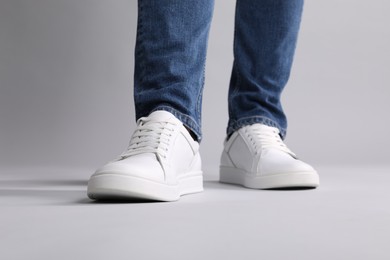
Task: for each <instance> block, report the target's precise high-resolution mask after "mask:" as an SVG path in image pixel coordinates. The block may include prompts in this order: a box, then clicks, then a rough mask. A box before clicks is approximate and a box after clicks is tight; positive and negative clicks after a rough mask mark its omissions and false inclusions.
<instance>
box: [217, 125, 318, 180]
mask: <svg viewBox="0 0 390 260" xmlns="http://www.w3.org/2000/svg"><path fill="white" fill-rule="evenodd" d="M221 166H223V167H234V168H238V169H240V170H243V171H245V172H247V173H248V174H252V175H268V174H281V173H290V172H309V171H314V169H313V168H312V167H311V166H310V165H308V164H306V163H304V162H302V161H300V160H298V159H297V158H296V155H295V154H294V153H292V152H291V150H289V149H288V148H287V146H286V145H285V144H284V143H283V141H282V140H281V138H280V136H279V130H278V129H277V128H275V127H270V126H266V125H263V124H253V125H248V126H244V127H242V128H240V129H239V130H238V131H236V132H234V133H233V134H232V135H231V136H230V138H229V139H228V140H226V141H225V144H224V150H223V152H222V156H221Z"/></svg>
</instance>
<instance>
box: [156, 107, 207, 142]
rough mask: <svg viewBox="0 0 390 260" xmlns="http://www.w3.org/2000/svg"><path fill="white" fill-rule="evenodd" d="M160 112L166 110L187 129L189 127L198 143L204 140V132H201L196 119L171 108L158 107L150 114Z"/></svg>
mask: <svg viewBox="0 0 390 260" xmlns="http://www.w3.org/2000/svg"><path fill="white" fill-rule="evenodd" d="M158 110H164V111H167V112H170V113H172V114H173V115H174V116H175V117H176V118H177V119H179V120H180V121H181V122H182V123H183V124H184V125H185V126H186V127H188V128H189V129H190V130H191V131H192V132H193V133H194V134H195V135H196V137H197V141H198V142H200V141H201V140H202V132H201V128H200V125H198V124H197V123H196V120H194V118H192V117H191V116H189V115H187V114H184V113H182V112H179V111H178V110H176V109H175V108H173V107H171V106H157V107H156V108H154V109H153V110H151V112H150V113H152V112H154V111H158Z"/></svg>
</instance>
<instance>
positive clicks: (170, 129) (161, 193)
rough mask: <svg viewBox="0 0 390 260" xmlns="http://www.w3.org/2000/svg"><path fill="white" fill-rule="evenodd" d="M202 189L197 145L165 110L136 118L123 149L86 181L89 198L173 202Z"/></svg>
mask: <svg viewBox="0 0 390 260" xmlns="http://www.w3.org/2000/svg"><path fill="white" fill-rule="evenodd" d="M202 190H203V177H202V170H201V159H200V155H199V144H198V143H197V142H196V141H194V140H193V138H192V137H191V136H190V134H189V132H188V131H187V129H186V128H185V127H184V126H183V124H182V123H181V122H180V121H179V120H178V119H177V118H176V117H175V116H174V115H172V114H171V113H169V112H166V111H155V112H153V113H151V114H150V115H149V116H148V117H143V118H140V119H139V120H138V121H137V129H136V130H135V132H134V134H133V136H132V138H131V140H130V143H129V146H128V148H127V150H126V151H124V152H123V153H122V154H121V155H120V156H119V158H117V159H115V160H113V161H111V162H109V163H107V164H106V165H104V166H102V167H101V168H99V169H97V170H96V172H95V173H94V174H93V175H92V176H91V178H90V180H89V182H88V196H89V197H90V198H91V199H129V198H140V199H150V200H160V201H175V200H178V199H179V198H180V196H181V195H184V194H188V193H195V192H200V191H202Z"/></svg>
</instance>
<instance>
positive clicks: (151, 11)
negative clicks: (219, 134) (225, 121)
mask: <svg viewBox="0 0 390 260" xmlns="http://www.w3.org/2000/svg"><path fill="white" fill-rule="evenodd" d="M213 7H214V1H213V0H139V1H138V27H137V40H136V48H135V73H134V99H135V109H136V118H137V119H138V118H140V117H144V116H148V115H149V114H150V113H151V112H153V111H155V110H166V111H168V112H170V113H172V114H174V115H175V116H176V117H177V118H178V119H179V120H180V121H182V122H183V123H184V125H185V126H186V127H187V128H189V129H191V130H192V131H193V132H194V133H195V135H196V136H197V138H198V140H200V138H201V123H200V121H201V102H202V90H203V84H204V70H205V60H206V49H207V40H208V33H209V28H210V23H211V20H212V13H213Z"/></svg>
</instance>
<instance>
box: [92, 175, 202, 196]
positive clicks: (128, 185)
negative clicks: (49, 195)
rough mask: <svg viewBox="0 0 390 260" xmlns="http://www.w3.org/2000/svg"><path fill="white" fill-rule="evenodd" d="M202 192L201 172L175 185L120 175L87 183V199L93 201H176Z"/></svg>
mask: <svg viewBox="0 0 390 260" xmlns="http://www.w3.org/2000/svg"><path fill="white" fill-rule="evenodd" d="M201 191H203V177H202V172H196V173H191V174H189V175H187V176H185V177H183V178H181V179H180V180H179V181H178V184H176V185H167V184H164V183H159V182H154V181H151V180H147V179H143V178H139V177H133V176H128V175H122V174H113V173H107V174H100V175H96V176H92V177H91V179H90V180H89V181H88V189H87V193H88V197H89V198H91V199H94V200H103V199H104V200H110V199H121V200H129V199H146V200H158V201H176V200H178V199H179V198H180V196H182V195H185V194H190V193H196V192H201Z"/></svg>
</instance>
